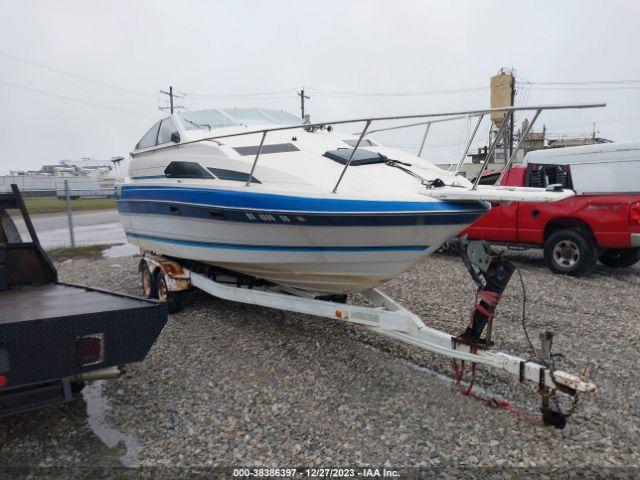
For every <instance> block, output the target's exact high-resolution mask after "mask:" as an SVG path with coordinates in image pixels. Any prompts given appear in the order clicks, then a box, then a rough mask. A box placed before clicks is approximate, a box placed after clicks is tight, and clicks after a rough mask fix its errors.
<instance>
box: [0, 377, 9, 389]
mask: <svg viewBox="0 0 640 480" xmlns="http://www.w3.org/2000/svg"><path fill="white" fill-rule="evenodd" d="M6 386H7V377H5V376H4V375H0V390H2V389H3V388H4V387H6Z"/></svg>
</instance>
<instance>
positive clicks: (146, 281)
mask: <svg viewBox="0 0 640 480" xmlns="http://www.w3.org/2000/svg"><path fill="white" fill-rule="evenodd" d="M140 283H142V291H143V292H144V294H145V296H146V297H147V298H158V291H157V290H156V285H155V282H154V281H153V275H151V272H150V271H149V267H148V266H146V265H144V266H142V267H141V269H140Z"/></svg>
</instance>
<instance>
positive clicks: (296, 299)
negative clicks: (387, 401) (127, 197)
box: [139, 247, 596, 428]
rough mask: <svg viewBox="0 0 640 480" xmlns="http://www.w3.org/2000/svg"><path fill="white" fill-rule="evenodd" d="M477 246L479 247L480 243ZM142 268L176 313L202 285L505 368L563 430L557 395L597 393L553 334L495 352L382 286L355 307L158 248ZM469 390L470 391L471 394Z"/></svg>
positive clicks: (149, 289)
mask: <svg viewBox="0 0 640 480" xmlns="http://www.w3.org/2000/svg"><path fill="white" fill-rule="evenodd" d="M474 248H476V250H477V247H474ZM475 256H476V257H479V254H477V253H476V254H475ZM480 261H482V259H481V260H480ZM487 261H488V260H487ZM139 271H140V274H141V281H142V287H143V290H144V292H145V294H146V295H147V296H149V297H151V298H159V299H161V300H163V301H166V302H167V304H168V306H169V311H170V312H171V313H174V312H176V311H178V310H179V309H180V308H181V303H182V300H183V297H184V293H186V292H187V291H189V290H190V289H193V288H196V289H198V290H201V291H203V292H206V293H208V294H210V295H212V296H214V297H217V298H222V299H225V300H231V301H236V302H241V303H247V304H251V305H259V306H263V307H270V308H275V309H279V310H286V311H290V312H297V313H304V314H309V315H315V316H317V317H324V318H330V319H334V320H341V321H344V322H347V323H352V324H356V325H359V326H361V327H364V328H367V329H369V330H371V331H373V332H375V333H378V334H380V335H384V336H387V337H390V338H392V339H394V340H397V341H401V342H404V343H407V344H410V345H413V346H416V347H419V348H423V349H425V350H428V351H431V352H434V353H437V354H439V355H444V356H446V357H450V358H451V359H453V360H454V361H461V362H468V363H469V364H470V365H472V370H473V371H475V366H476V365H485V366H488V367H492V368H495V369H497V370H502V371H505V372H507V373H509V374H511V375H512V376H513V377H515V378H516V379H517V381H519V382H520V383H523V384H533V385H535V386H536V387H537V391H538V393H539V394H540V396H541V398H542V408H541V413H542V419H543V422H544V423H545V424H547V425H553V426H555V427H557V428H563V427H564V425H565V424H566V420H567V418H568V417H567V416H566V415H565V414H563V413H562V412H560V411H559V410H554V409H553V408H552V407H551V406H550V405H551V403H550V400H551V399H553V398H554V397H555V396H556V395H558V394H563V395H568V396H570V397H573V398H574V401H575V400H577V397H578V395H579V394H582V393H585V394H592V393H595V391H596V386H595V385H594V384H593V383H590V382H588V381H585V380H583V379H582V378H580V377H579V376H578V375H574V374H571V373H567V372H564V371H560V370H555V369H554V368H553V366H552V365H553V362H552V361H551V346H552V339H553V334H552V333H551V332H545V333H544V334H541V335H540V340H541V343H542V347H541V352H542V356H541V357H543V358H541V359H538V360H533V359H529V360H525V359H522V358H519V357H516V356H513V355H509V354H506V353H502V352H499V351H497V350H495V349H494V348H493V343H492V342H491V340H490V333H489V335H488V337H487V338H485V339H483V340H481V341H469V339H468V337H465V336H464V335H460V336H453V335H450V334H448V333H445V332H443V331H440V330H437V329H434V328H431V327H428V326H427V325H425V323H424V322H423V321H422V319H421V318H420V317H419V316H418V315H416V314H415V313H413V312H411V311H409V310H407V309H406V308H404V307H403V306H402V305H400V304H399V303H397V302H395V301H394V300H393V299H392V298H390V297H389V296H388V295H386V294H384V293H383V292H381V291H380V290H378V289H370V290H367V291H365V292H361V295H362V296H364V297H365V298H366V299H367V300H368V301H369V302H370V303H371V304H372V306H370V307H368V306H360V305H352V304H348V303H346V299H347V298H346V295H344V296H340V295H330V296H314V295H313V294H310V293H309V292H305V291H301V290H297V289H293V288H288V287H282V286H278V285H274V284H269V283H268V282H265V281H263V280H260V279H255V278H252V277H247V276H245V275H242V274H235V273H234V272H229V271H226V270H223V269H219V268H217V267H213V266H210V265H205V264H201V263H198V262H193V261H185V260H181V259H176V258H168V257H164V256H158V255H155V254H154V253H152V252H144V255H143V257H142V259H141V261H140V264H139ZM490 326H491V322H489V327H490ZM545 359H546V360H547V362H545ZM462 365H464V363H462ZM458 380H460V379H459V378H458ZM469 391H470V389H469V390H468V391H467V393H469Z"/></svg>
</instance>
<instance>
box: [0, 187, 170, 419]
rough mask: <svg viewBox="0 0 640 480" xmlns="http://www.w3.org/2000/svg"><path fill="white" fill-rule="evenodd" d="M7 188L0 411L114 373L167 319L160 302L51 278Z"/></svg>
mask: <svg viewBox="0 0 640 480" xmlns="http://www.w3.org/2000/svg"><path fill="white" fill-rule="evenodd" d="M12 188H13V192H12V193H10V194H0V220H1V224H0V416H3V415H8V414H13V413H18V412H22V411H26V410H31V409H34V408H38V407H44V406H47V405H52V404H57V403H62V402H66V401H69V400H71V399H72V398H73V393H74V391H75V390H77V389H78V388H79V387H80V386H81V385H82V384H83V382H84V381H87V380H96V379H103V378H113V377H116V376H118V375H119V374H120V373H121V371H122V370H121V368H122V366H123V365H125V364H129V363H133V362H140V361H142V360H143V359H144V358H145V356H146V355H147V353H148V351H149V349H150V348H151V346H152V345H153V344H154V342H155V341H156V338H157V337H158V335H159V334H160V332H161V331H162V328H163V327H164V325H165V323H166V321H167V313H166V306H165V305H164V304H162V303H158V302H155V301H153V300H146V299H140V298H136V297H131V296H127V295H122V294H117V293H113V292H108V291H105V290H99V289H96V288H89V287H83V286H78V285H70V284H66V283H61V282H58V279H57V272H56V269H55V267H54V266H53V264H52V263H51V261H50V260H49V257H48V256H47V254H46V253H45V252H44V250H43V249H42V247H41V246H40V243H39V242H38V237H37V234H36V232H35V229H34V228H33V225H32V223H31V220H30V218H29V214H28V212H27V210H26V208H25V205H24V202H23V200H22V197H21V196H20V192H19V191H18V189H17V187H16V186H15V185H12ZM13 209H17V210H19V211H20V212H21V214H22V216H23V217H24V220H25V224H26V226H27V228H28V230H29V235H30V236H31V241H30V242H22V241H21V238H20V236H19V234H18V232H17V230H16V228H15V225H14V224H13V222H12V220H11V217H10V216H9V215H8V213H7V210H13Z"/></svg>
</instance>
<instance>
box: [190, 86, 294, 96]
mask: <svg viewBox="0 0 640 480" xmlns="http://www.w3.org/2000/svg"><path fill="white" fill-rule="evenodd" d="M295 92H296V89H295V88H288V89H283V90H273V91H270V92H252V93H193V92H186V93H185V95H187V96H189V97H191V98H194V99H209V98H212V99H214V98H235V97H265V96H271V95H282V94H283V93H290V94H291V96H293V95H295Z"/></svg>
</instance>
